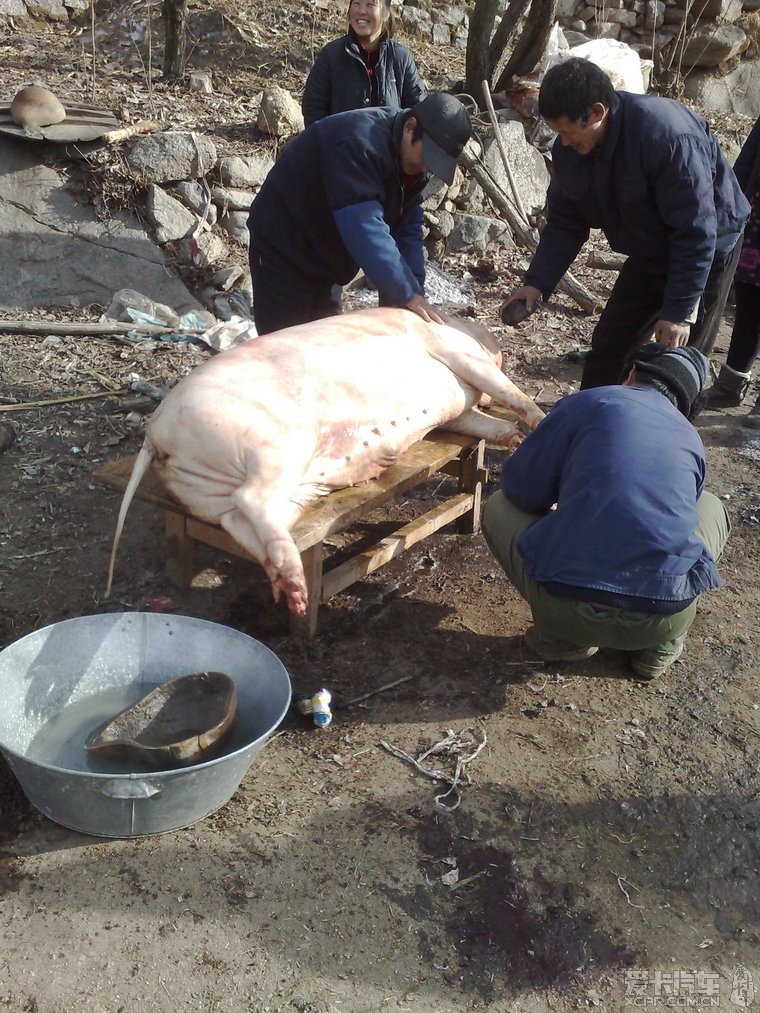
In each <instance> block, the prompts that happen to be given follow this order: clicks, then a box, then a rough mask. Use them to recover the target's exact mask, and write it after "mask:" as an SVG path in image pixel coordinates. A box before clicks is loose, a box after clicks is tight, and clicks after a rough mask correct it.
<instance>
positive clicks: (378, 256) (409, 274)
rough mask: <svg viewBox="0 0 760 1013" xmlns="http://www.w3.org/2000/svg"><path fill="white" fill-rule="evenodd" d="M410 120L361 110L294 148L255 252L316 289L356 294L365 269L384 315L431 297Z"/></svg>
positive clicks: (263, 204) (421, 182)
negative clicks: (355, 281)
mask: <svg viewBox="0 0 760 1013" xmlns="http://www.w3.org/2000/svg"><path fill="white" fill-rule="evenodd" d="M408 115H409V113H408V111H404V110H401V111H398V112H394V111H393V110H391V109H367V110H354V111H352V112H347V113H337V114H336V115H335V116H328V117H326V118H325V119H323V120H318V121H317V122H316V123H314V124H312V125H311V126H310V127H307V129H306V130H304V131H303V133H301V134H299V135H298V136H297V137H295V138H294V139H293V140H292V141H291V142H290V144H289V145H288V146H287V147H286V148H285V150H284V151H283V152H282V154H281V155H280V157H279V158H278V159H277V161H276V162H275V164H274V166H273V167H272V168H271V169H270V171H269V174H268V175H267V178H266V179H265V180H264V183H263V185H262V187H261V190H260V191H259V193H258V195H257V197H256V199H255V200H254V202H253V204H252V205H251V213H250V215H249V217H248V228H249V231H250V233H251V247H252V249H253V248H258V249H259V250H261V251H263V252H265V253H266V254H267V255H269V256H272V255H274V257H275V258H276V259H277V260H278V261H279V262H280V263H281V264H282V265H283V269H285V270H290V271H292V272H293V274H294V275H296V276H297V275H300V276H301V277H303V278H307V279H309V280H310V281H311V282H313V283H317V284H320V283H324V284H328V285H332V284H336V285H346V284H347V283H348V282H349V281H351V279H352V278H353V277H354V275H355V274H356V272H357V270H358V268H360V267H361V268H362V270H363V271H364V273H365V274H366V275H367V277H368V278H371V279H372V281H373V282H374V283H375V285H376V286H377V290H378V294H379V296H380V300H381V304H382V305H390V306H405V305H406V304H407V303H408V302H409V301H410V300H411V299H412V298H413V297H414V296H415V295H421V294H422V293H423V292H424V284H425V259H424V252H423V248H422V217H423V216H422V191H423V189H424V187H425V184H426V182H427V180H428V178H429V177H428V176H427V174H424V173H423V174H422V175H420V176H419V177H418V178H417V179H416V180H415V181H414V182H413V183H412V184H411V185H409V186H407V187H406V188H404V186H403V180H402V173H401V166H400V163H399V157H400V151H401V135H402V130H403V126H404V121H405V120H406V119H407V118H408Z"/></svg>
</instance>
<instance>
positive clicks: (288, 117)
mask: <svg viewBox="0 0 760 1013" xmlns="http://www.w3.org/2000/svg"><path fill="white" fill-rule="evenodd" d="M256 129H257V130H258V131H260V132H261V133H262V134H269V136H270V137H290V136H291V135H292V134H297V133H300V131H301V130H303V113H302V112H301V107H300V106H299V104H298V103H297V102H296V100H295V99H294V98H293V96H292V95H291V94H290V92H289V91H286V90H285V89H284V88H280V87H279V85H273V86H272V87H271V88H267V89H266V91H265V92H264V94H263V96H262V98H261V108H260V109H259V116H258V119H257V120H256Z"/></svg>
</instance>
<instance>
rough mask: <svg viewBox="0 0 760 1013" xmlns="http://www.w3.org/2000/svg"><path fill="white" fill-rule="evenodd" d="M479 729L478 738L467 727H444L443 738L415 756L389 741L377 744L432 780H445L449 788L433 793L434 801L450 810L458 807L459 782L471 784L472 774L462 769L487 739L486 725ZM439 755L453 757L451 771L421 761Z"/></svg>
mask: <svg viewBox="0 0 760 1013" xmlns="http://www.w3.org/2000/svg"><path fill="white" fill-rule="evenodd" d="M478 732H479V735H480V740H479V741H478V739H477V738H476V737H475V735H473V733H472V732H471V731H469V729H466V730H465V731H463V732H455V731H453V729H451V728H447V729H446V736H445V738H443V739H441V740H440V742H436V743H435V745H433V746H430V748H429V749H426V750H425V751H424V752H422V753H420V754H419V756H416V757H415V756H412V755H411V754H410V753H406V752H404V750H403V749H399V748H398V747H397V746H392V745H390V743H388V742H384V741H381V742H380V745H381V746H382V747H383V749H385V750H386V751H387V752H389V753H390V754H391V755H392V756H397V757H398V758H399V759H400V760H405V761H406V762H407V763H410V764H411V765H412V766H413V767H414V768H415V770H418V771H419V772H420V774H422V775H424V776H425V777H429V778H430V779H431V780H433V781H443V782H444V784H448V785H449V787H448V790H447V791H444V792H442V793H441V794H440V795H436V796H435V799H434V801H435V804H436V805H437V806H438V807H439V809H445V810H446V812H453V811H454V810H455V809H458V808H459V803H460V802H461V801H462V793H461V791H460V790H459V789H460V785H467V784H472V778H471V777H470V775H469V773H468V772H467V771H466V770H465V766H466V765H467V764H468V763H472V761H473V760H474V759H475V757H476V756H477V755H478V753H479V752H480V751H481V749H483V747H484V746H485V745H486V743H487V742H488V736H487V735H486V732H485V729H484V728H482V727H480V726H479V727H478ZM441 755H443V756H449V757H454V759H455V763H454V773H453V774H447V773H446V771H445V770H436V769H433V768H431V767H426V766H425V765H424V761H425V760H426V759H427V758H428V757H429V756H441ZM450 795H451V796H452V797H453V800H452V801H451V802H450V803H449V802H447V801H446V799H448V797H449V796H450Z"/></svg>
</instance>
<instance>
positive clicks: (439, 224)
mask: <svg viewBox="0 0 760 1013" xmlns="http://www.w3.org/2000/svg"><path fill="white" fill-rule="evenodd" d="M425 221H426V222H427V223H428V225H429V226H430V231H431V233H433V232H434V233H435V234H436V235H438V236H442V237H443V238H444V239H445V238H446V237H447V236H450V235H451V233H452V232H453V231H454V215H453V214H452V213H451V212H450V211H446V209H445V208H438V210H437V211H428V212H427V213H426V215H425Z"/></svg>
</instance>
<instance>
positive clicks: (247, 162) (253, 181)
mask: <svg viewBox="0 0 760 1013" xmlns="http://www.w3.org/2000/svg"><path fill="white" fill-rule="evenodd" d="M273 165H274V159H273V158H270V157H269V156H267V155H257V154H254V155H230V156H228V157H227V158H222V159H221V160H220V162H219V165H218V167H217V172H218V175H219V179H220V181H221V182H222V183H223V184H225V186H232V187H244V188H245V189H248V190H250V189H258V187H260V186H261V184H262V183H263V182H264V180H265V179H266V177H267V173H268V172H269V170H270V169H271V168H272V166H273Z"/></svg>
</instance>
